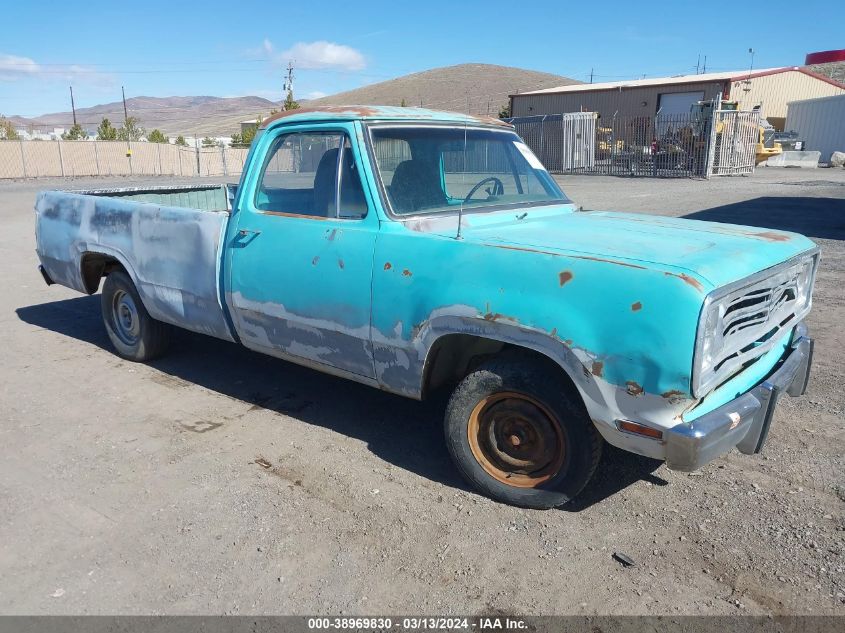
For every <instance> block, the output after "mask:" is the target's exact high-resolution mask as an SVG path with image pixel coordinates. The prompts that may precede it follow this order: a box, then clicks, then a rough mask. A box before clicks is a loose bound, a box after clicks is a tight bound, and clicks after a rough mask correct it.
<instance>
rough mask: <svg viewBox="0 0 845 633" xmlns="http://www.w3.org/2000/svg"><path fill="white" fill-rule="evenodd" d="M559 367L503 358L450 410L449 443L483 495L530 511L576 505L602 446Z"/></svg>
mask: <svg viewBox="0 0 845 633" xmlns="http://www.w3.org/2000/svg"><path fill="white" fill-rule="evenodd" d="M568 391H569V390H568V389H567V388H566V386H565V385H564V384H563V383H562V380H561V377H560V375H559V374H557V372H555V371H553V368H551V367H547V366H544V365H543V364H541V363H538V362H535V361H533V360H527V359H520V358H517V357H514V358H510V357H505V358H500V359H494V360H492V361H489V362H487V363H485V364H483V365H481V366H480V367H479V368H478V369H476V370H475V371H473V372H472V373H470V374H469V375H468V376H466V378H464V379H463V380H462V381H461V383H460V384H459V385H458V386H457V388H456V389H455V391H454V393H453V394H452V397H451V399H450V400H449V404H448V406H447V408H446V420H445V430H446V443H447V447H448V449H449V453H450V455H451V456H452V459H453V460H454V462H455V465H456V466H457V468H458V470H459V471H460V472H461V474H462V475H463V476H464V478H465V479H466V480H467V481H468V482H469V483H470V484H472V485H473V486H474V487H475V488H476V489H478V490H479V491H480V492H481V493H482V494H484V495H486V496H488V497H491V498H493V499H495V500H497V501H502V502H504V503H508V504H511V505H516V506H521V507H524V508H537V509H547V508H552V507H555V506H561V505H563V504H565V503H567V502H568V501H570V500H572V499H573V498H574V497H575V496H576V495H577V494H578V493H579V492H581V490H582V489H583V488H584V486H585V485H586V484H587V482H588V481H589V480H590V478H591V477H592V475H593V473H594V472H595V469H596V466H597V465H598V461H599V457H600V456H601V445H602V440H601V437H600V436H599V434H598V432H597V431H596V429H595V427H594V426H593V423H592V421H591V420H590V419H589V417H588V416H587V412H586V411H585V410H584V406H583V404H582V403H581V402H579V401H578V400H577V399H574V398H572V397H571V396H570V395H569V394H568Z"/></svg>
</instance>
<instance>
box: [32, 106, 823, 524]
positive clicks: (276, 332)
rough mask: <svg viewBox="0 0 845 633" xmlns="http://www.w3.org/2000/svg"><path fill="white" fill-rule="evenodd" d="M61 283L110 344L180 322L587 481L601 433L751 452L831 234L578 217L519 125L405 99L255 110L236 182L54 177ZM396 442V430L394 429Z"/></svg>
mask: <svg viewBox="0 0 845 633" xmlns="http://www.w3.org/2000/svg"><path fill="white" fill-rule="evenodd" d="M36 217H37V222H36V231H37V252H38V256H39V259H40V261H41V271H42V274H43V276H44V279H45V281H46V282H47V283H48V284H51V283H59V284H62V285H65V286H68V287H70V288H74V289H76V290H79V291H81V292H85V293H88V294H92V293H94V292H96V291H97V290H98V289H99V287H100V282H101V279H103V278H105V281H104V282H103V284H102V312H103V321H104V323H105V328H106V331H107V332H108V335H109V338H110V339H111V341H112V343H113V345H114V347H115V349H116V351H117V353H118V354H119V355H120V356H122V357H124V358H127V359H129V360H134V361H147V360H150V359H152V358H154V357H156V356H158V355H160V354H163V353H164V352H165V351H166V348H167V343H168V340H169V336H170V332H171V329H172V327H174V326H176V327H182V328H185V329H188V330H193V331H195V332H201V333H203V334H208V335H210V336H214V337H217V338H221V339H224V340H227V341H232V342H235V343H240V344H242V345H244V346H246V347H248V348H250V349H252V350H255V351H258V352H262V353H265V354H270V355H273V356H277V357H279V358H282V359H285V360H289V361H292V362H295V363H299V364H302V365H306V366H309V367H313V368H315V369H318V370H321V371H325V372H328V373H331V374H335V375H337V376H342V377H345V378H349V379H352V380H356V381H358V382H362V383H364V384H367V385H370V386H373V387H377V388H380V389H384V390H386V391H390V392H392V393H396V394H400V395H403V396H407V397H410V398H417V399H422V398H427V397H429V396H431V395H432V394H433V393H435V392H436V391H438V390H442V389H446V390H449V391H450V392H451V397H450V399H449V403H448V406H447V407H446V412H445V422H444V427H445V436H446V446H447V448H448V450H449V453H450V454H451V456H452V458H453V459H454V462H455V464H456V466H457V468H458V470H459V471H460V472H461V474H462V475H463V476H464V477H465V478H466V479H467V481H469V482H470V483H471V484H472V485H473V486H475V487H476V488H477V489H478V490H479V491H481V492H482V493H484V494H486V495H489V496H490V497H492V498H494V499H498V500H500V501H504V502H507V503H512V504H516V505H520V506H525V507H532V508H549V507H552V506H558V505H561V504H564V503H566V502H568V501H569V500H571V499H573V498H574V497H575V496H576V495H577V494H578V493H579V492H580V491H581V490H582V489H583V488H584V486H585V485H586V484H587V482H588V481H589V480H590V477H591V476H592V475H593V472H594V471H595V469H596V467H597V465H598V463H599V457H600V454H601V447H602V444H603V442H605V441H607V442H610V443H611V444H613V445H615V446H617V447H620V448H622V449H625V450H628V451H631V452H634V453H638V454H640V455H646V456H649V457H653V458H657V459H662V460H666V462H667V465H668V466H669V467H670V468H674V469H678V470H693V469H696V468H699V467H701V466H703V465H704V464H706V463H708V462H709V461H711V460H713V459H714V458H716V457H718V456H719V455H722V454H724V453H725V452H727V451H729V450H731V449H732V448H734V447H736V448H738V449H739V450H740V451H741V452H743V453H748V454H751V453H757V452H760V450H762V448H763V445H764V443H765V441H766V438H767V434H768V429H769V425H770V423H771V420H772V415H773V412H774V408H775V405H776V403H777V400H778V397H779V396H780V395H781V393H782V392H784V391H785V392H786V393H788V394H789V395H792V396H798V395H801V394H803V393H804V390H805V388H806V385H807V380H808V375H809V367H810V362H811V357H812V350H813V341H812V339H810V338H809V337H808V335H807V329H806V327H805V326H804V324H803V319H804V317H805V316H806V315H807V313H808V312H809V310H810V307H811V303H812V288H813V281H814V278H815V272H816V267H817V264H818V257H819V255H818V249H817V248H816V246H815V245H814V244H813V242H811V241H810V240H809V239H807V238H805V237H803V236H801V235H797V234H794V233H785V232H781V231H773V230H765V229H760V228H753V227H746V226H736V225H728V224H717V223H709V222H699V221H692V220H683V219H674V218H666V217H655V216H648V215H639V214H626V213H609V212H587V213H585V212H579V211H578V210H577V208H576V206H575V205H574V204H573V203H572V202H571V201H570V200H569V199H568V198H567V197H566V196H565V194H564V193H563V192H562V191H561V190H560V188H559V187H558V185H557V184H556V182H555V181H554V180H553V179H552V178H551V177H550V176H549V174H548V173H547V171H546V170H545V169H544V167H543V165H542V164H541V163H540V162H539V161H538V159H537V158H536V157H535V156H534V154H533V153H532V152H531V150H530V149H529V148H528V147H527V146H526V145H525V144H524V143H523V142H522V140H521V139H520V138H519V136H517V135H516V133H515V132H514V130H513V128H512V127H510V126H508V125H506V124H503V123H501V122H499V121H496V120H492V119H484V118H476V117H472V116H464V115H457V114H451V113H444V112H433V111H428V110H421V109H415V108H389V107H353V106H349V107H329V108H321V109H313V110H308V109H302V110H296V111H293V112H285V113H282V114H281V115H277V116H276V117H273V118H271V119H269V120H267V121H265V122H264V123H263V124H262V128H261V130H260V132H259V135H258V137H257V139H256V140H255V142H254V143H253V146H252V149H251V151H250V154H249V156H248V158H247V162H246V165H245V168H244V173H243V175H242V177H241V181H240V184H239V185H238V187H237V188H236V189H235V188H229V187H227V186H225V185H221V186H208V185H200V186H192V187H177V188H152V189H149V188H147V189H143V190H135V189H114V190H102V191H87V192H64V191H46V192H42V193H40V194H39V196H38V200H37V203H36ZM398 441H401V439H400V440H398Z"/></svg>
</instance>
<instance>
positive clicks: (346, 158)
mask: <svg viewBox="0 0 845 633" xmlns="http://www.w3.org/2000/svg"><path fill="white" fill-rule="evenodd" d="M365 215H367V199H366V198H365V197H364V187H363V185H362V184H361V170H360V169H359V168H358V164H357V163H356V162H355V156H354V155H353V153H352V146H351V145H350V144H349V138H348V137H347V138H345V139H344V141H343V152H342V155H341V165H340V207H339V209H338V217H341V218H363V217H364V216H365Z"/></svg>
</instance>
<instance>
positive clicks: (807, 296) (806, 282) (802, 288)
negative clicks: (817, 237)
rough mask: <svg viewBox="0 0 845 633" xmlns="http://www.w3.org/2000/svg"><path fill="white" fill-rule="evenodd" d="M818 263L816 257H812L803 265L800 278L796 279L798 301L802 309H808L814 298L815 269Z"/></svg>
mask: <svg viewBox="0 0 845 633" xmlns="http://www.w3.org/2000/svg"><path fill="white" fill-rule="evenodd" d="M815 265H816V258H815V257H810V258H809V259H808V260H807V261H805V262H804V265H803V266H802V267H801V272H800V273H799V274H798V279H796V280H795V287H796V290H795V292H796V295H797V296H796V297H795V299H796V301H797V303H798V305H799V306H801V309H808V308H809V307H810V303H811V302H812V300H813V279H814V278H815V276H814V275H813V269H814V268H815Z"/></svg>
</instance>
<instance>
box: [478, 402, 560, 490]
mask: <svg viewBox="0 0 845 633" xmlns="http://www.w3.org/2000/svg"><path fill="white" fill-rule="evenodd" d="M467 437H468V439H469V446H470V450H472V454H473V456H474V457H475V459H476V461H477V462H478V464H479V465H480V466H481V467H482V468H483V469H484V470H485V471H486V472H487V474H489V475H490V476H492V477H493V478H495V479H496V480H497V481H500V482H502V483H503V484H507V485H509V486H514V487H517V488H536V487H537V486H539V485H541V484H543V483H545V482H547V481H548V480H549V479H551V478H552V477H554V476H555V475H556V474H557V473H558V472H560V469H561V467H562V466H563V462H564V459H565V457H566V443H565V441H564V438H563V430H562V428H561V425H560V421H559V420H558V419H557V417H556V416H555V415H554V414H553V413H552V412H551V411H550V410H549V408H548V407H547V406H546V405H544V404H543V403H542V402H540V401H539V400H537V399H536V398H534V397H532V396H529V395H528V394H524V393H518V392H513V391H502V392H499V393H495V394H492V395H490V396H487V397H486V398H484V399H483V400H481V401H480V402H479V403H478V404H476V405H475V408H473V410H472V413H470V416H469V424H468V425H467Z"/></svg>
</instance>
